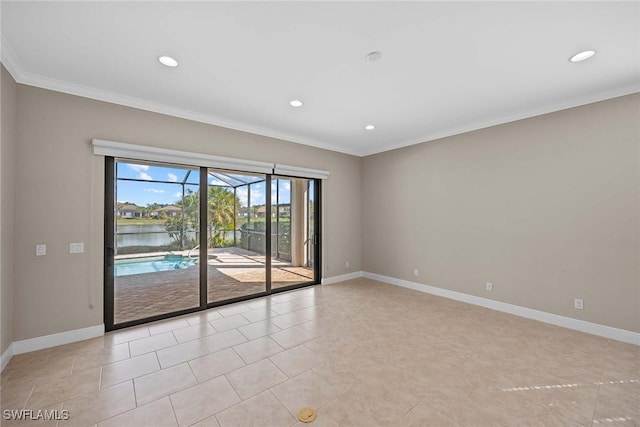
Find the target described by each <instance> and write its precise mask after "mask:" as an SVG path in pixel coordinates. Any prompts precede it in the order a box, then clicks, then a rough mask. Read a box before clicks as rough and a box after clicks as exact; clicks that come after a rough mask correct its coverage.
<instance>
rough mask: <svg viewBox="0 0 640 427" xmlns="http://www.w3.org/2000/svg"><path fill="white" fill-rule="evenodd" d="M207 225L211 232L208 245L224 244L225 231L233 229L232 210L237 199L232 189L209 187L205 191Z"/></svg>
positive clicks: (237, 202) (218, 245)
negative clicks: (206, 191)
mask: <svg viewBox="0 0 640 427" xmlns="http://www.w3.org/2000/svg"><path fill="white" fill-rule="evenodd" d="M207 203H208V205H209V208H208V215H209V218H208V226H209V231H210V232H212V235H211V241H210V243H209V244H210V245H211V246H212V247H221V246H224V240H225V232H227V231H229V230H233V224H234V219H235V218H234V212H235V206H236V204H237V205H239V200H237V198H235V197H234V195H233V191H232V190H231V189H230V188H226V187H217V186H211V187H209V191H208V193H207Z"/></svg>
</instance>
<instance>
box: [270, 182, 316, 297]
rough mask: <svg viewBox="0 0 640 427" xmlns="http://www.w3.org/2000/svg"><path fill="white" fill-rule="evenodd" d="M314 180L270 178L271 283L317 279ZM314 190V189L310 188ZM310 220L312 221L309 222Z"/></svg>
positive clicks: (283, 285) (276, 285) (277, 285)
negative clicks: (315, 265) (315, 264)
mask: <svg viewBox="0 0 640 427" xmlns="http://www.w3.org/2000/svg"><path fill="white" fill-rule="evenodd" d="M313 188H314V180H310V179H303V178H291V177H282V176H278V177H273V178H272V181H271V257H272V261H271V286H272V288H273V289H278V288H289V287H291V286H296V285H300V284H304V283H309V282H314V280H315V278H316V272H315V269H314V257H315V250H314V246H315V245H314V239H315V235H316V232H315V229H314V227H313V224H314V221H313V215H314V214H315V213H314V211H313V210H310V209H309V206H310V205H311V206H312V205H313V198H314V197H313ZM310 189H311V192H310V191H309V190H310ZM310 219H311V221H310Z"/></svg>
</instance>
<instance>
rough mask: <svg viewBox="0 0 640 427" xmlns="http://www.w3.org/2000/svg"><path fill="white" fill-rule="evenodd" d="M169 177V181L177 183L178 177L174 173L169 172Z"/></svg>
mask: <svg viewBox="0 0 640 427" xmlns="http://www.w3.org/2000/svg"><path fill="white" fill-rule="evenodd" d="M167 176H168V177H169V181H171V182H177V181H178V175H176V174H174V173H171V172H169V173H168V174H167Z"/></svg>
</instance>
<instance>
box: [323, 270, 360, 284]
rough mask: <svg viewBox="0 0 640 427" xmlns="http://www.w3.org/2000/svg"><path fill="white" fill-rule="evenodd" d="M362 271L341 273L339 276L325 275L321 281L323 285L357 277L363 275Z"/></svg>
mask: <svg viewBox="0 0 640 427" xmlns="http://www.w3.org/2000/svg"><path fill="white" fill-rule="evenodd" d="M363 274H364V273H363V272H362V271H354V272H353V273H348V274H341V275H340V276H333V277H326V278H323V279H322V281H321V283H322V284H323V285H332V284H334V283H338V282H344V281H345V280H351V279H357V278H358V277H363Z"/></svg>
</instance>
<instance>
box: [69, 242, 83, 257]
mask: <svg viewBox="0 0 640 427" xmlns="http://www.w3.org/2000/svg"><path fill="white" fill-rule="evenodd" d="M83 252H84V243H83V242H79V243H69V253H70V254H81V253H83Z"/></svg>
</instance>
